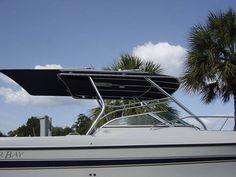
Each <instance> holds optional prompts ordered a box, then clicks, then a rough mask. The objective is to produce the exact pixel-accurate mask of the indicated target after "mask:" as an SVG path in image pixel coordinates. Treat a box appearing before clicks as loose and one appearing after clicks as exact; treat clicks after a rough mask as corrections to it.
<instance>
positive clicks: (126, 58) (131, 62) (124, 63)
mask: <svg viewBox="0 0 236 177" xmlns="http://www.w3.org/2000/svg"><path fill="white" fill-rule="evenodd" d="M104 69H105V70H113V71H118V70H140V71H144V72H149V73H158V74H161V72H162V69H161V67H160V65H159V64H155V63H154V62H152V61H143V60H141V59H140V58H138V57H136V56H132V55H129V54H124V55H121V57H120V58H119V60H118V61H117V62H115V63H114V64H112V65H111V66H109V67H106V68H104ZM132 103H134V101H127V100H126V101H124V100H105V104H106V105H110V106H111V107H109V106H107V107H106V109H105V114H107V113H109V112H111V111H114V110H116V109H118V108H117V106H119V105H121V106H122V105H124V104H126V105H127V104H132ZM152 110H155V111H160V110H162V111H164V110H168V111H169V112H171V113H174V114H177V111H176V110H175V109H173V108H172V107H170V106H169V104H168V103H167V102H165V103H161V104H158V106H156V107H154V108H152ZM148 111H149V108H139V109H135V110H127V111H121V112H116V113H114V114H112V115H109V116H108V117H106V119H104V120H102V121H100V123H99V124H98V127H99V126H101V125H103V124H104V123H105V122H107V121H109V120H112V119H113V118H115V117H120V116H122V115H123V116H125V115H131V114H135V113H144V112H148ZM90 113H91V117H92V118H95V117H97V115H98V114H99V113H100V108H99V107H97V108H94V109H92V110H91V111H90Z"/></svg>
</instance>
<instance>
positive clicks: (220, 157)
mask: <svg viewBox="0 0 236 177" xmlns="http://www.w3.org/2000/svg"><path fill="white" fill-rule="evenodd" d="M235 149H236V144H233V143H227V144H226V143H224V144H220V143H217V144H178V145H177V144H176V145H174V144H172V145H132V146H130V145H129V146H93V145H91V146H86V147H57V148H56V147H41V148H39V147H38V148H12V149H4V148H2V149H1V150H0V156H1V160H0V176H1V177H15V176H17V177H25V176H27V177H65V176H67V177H85V176H102V177H108V176H109V177H110V176H113V177H118V176H119V177H120V176H124V177H144V176H147V177H149V176H150V177H151V176H152V177H153V176H156V177H172V176H173V177H201V176H202V177H206V176H207V177H222V176H227V177H231V176H232V177H234V176H235V174H236V150H235Z"/></svg>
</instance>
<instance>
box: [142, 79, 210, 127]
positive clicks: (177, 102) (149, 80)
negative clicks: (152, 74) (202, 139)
mask: <svg viewBox="0 0 236 177" xmlns="http://www.w3.org/2000/svg"><path fill="white" fill-rule="evenodd" d="M145 79H146V80H147V81H148V82H150V83H151V84H152V85H153V86H154V87H156V88H157V89H158V90H159V91H161V92H162V93H164V94H165V95H166V96H167V97H169V98H170V99H171V100H172V101H174V102H175V103H176V104H177V105H178V106H179V107H181V108H182V109H183V110H185V111H186V112H187V113H189V114H190V115H191V116H193V117H195V119H196V120H197V121H198V122H199V123H200V124H201V125H202V126H203V128H204V129H205V130H206V129H207V128H206V126H205V124H204V123H203V122H202V121H201V120H200V119H199V118H198V117H197V116H196V115H195V114H193V113H192V112H191V111H190V110H189V109H188V108H186V107H185V106H184V105H183V104H182V103H180V102H179V101H178V100H177V99H175V98H174V97H172V96H171V95H170V94H169V93H167V92H166V91H165V90H164V89H162V88H161V87H160V86H159V85H157V84H156V83H155V82H154V81H153V80H151V79H150V78H145Z"/></svg>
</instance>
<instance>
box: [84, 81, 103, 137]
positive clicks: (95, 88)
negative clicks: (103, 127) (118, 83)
mask: <svg viewBox="0 0 236 177" xmlns="http://www.w3.org/2000/svg"><path fill="white" fill-rule="evenodd" d="M89 80H90V82H91V83H92V85H93V88H94V90H95V91H96V94H97V96H98V98H99V99H98V104H99V105H100V106H101V108H102V110H101V112H100V113H99V115H98V117H97V118H96V119H95V121H94V122H93V124H92V126H91V127H90V128H89V130H88V132H87V133H86V135H90V134H91V133H92V132H93V130H94V128H95V127H96V124H97V123H98V121H99V120H100V119H101V116H102V114H103V113H104V111H105V103H104V100H103V98H102V96H101V94H100V93H99V91H98V89H97V87H96V85H95V83H94V81H93V79H92V78H91V77H90V76H89ZM99 101H100V102H99Z"/></svg>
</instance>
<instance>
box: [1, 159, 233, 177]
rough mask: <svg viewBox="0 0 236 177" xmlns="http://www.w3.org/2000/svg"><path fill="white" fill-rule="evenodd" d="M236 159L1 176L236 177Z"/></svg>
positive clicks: (28, 171)
mask: <svg viewBox="0 0 236 177" xmlns="http://www.w3.org/2000/svg"><path fill="white" fill-rule="evenodd" d="M235 167H236V162H211V163H188V164H172V165H169V164H159V165H156V164H153V165H151V164H149V165H130V166H106V167H82V168H81V167H59V168H31V169H29V168H28V169H27V168H26V169H11V170H9V169H6V170H1V171H0V176H1V177H16V176H17V177H26V176H27V177H46V176H47V177H65V176H67V177H86V176H88V177H89V176H101V177H111V176H112V177H121V176H123V177H144V176H146V177H153V176H156V177H167V176H168V177H206V176H207V177H222V176H227V177H235V174H236V168H235Z"/></svg>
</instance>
